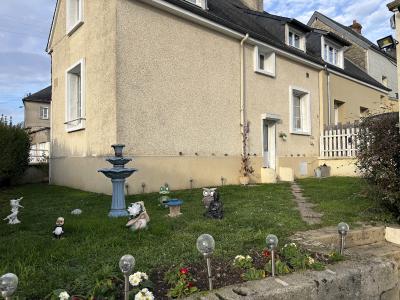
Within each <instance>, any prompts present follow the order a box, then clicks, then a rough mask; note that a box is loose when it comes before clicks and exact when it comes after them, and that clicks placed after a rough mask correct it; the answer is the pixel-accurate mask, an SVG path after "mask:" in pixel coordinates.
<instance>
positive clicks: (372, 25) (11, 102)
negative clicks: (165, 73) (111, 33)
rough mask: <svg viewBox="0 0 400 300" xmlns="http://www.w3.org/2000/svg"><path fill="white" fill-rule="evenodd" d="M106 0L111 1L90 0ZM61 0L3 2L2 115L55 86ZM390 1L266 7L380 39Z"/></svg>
mask: <svg viewBox="0 0 400 300" xmlns="http://www.w3.org/2000/svg"><path fill="white" fill-rule="evenodd" d="M89 1H105V0H89ZM55 2H56V1H55V0H0V115H1V114H5V115H8V116H10V115H11V116H12V117H13V118H14V121H16V122H20V121H22V120H23V109H22V108H20V106H21V105H22V102H21V99H22V98H23V97H24V96H25V95H26V94H27V93H29V92H30V93H34V92H36V91H38V90H40V89H42V88H45V87H46V86H48V85H49V84H50V57H49V55H48V54H47V53H45V50H44V49H45V47H46V43H47V38H48V32H49V30H50V25H51V19H52V16H53V11H54V7H55ZM386 2H389V0H388V1H385V0H363V1H350V0H334V1H330V0H286V1H282V0H266V1H264V8H265V10H266V11H268V12H270V13H274V14H278V15H283V16H287V17H293V18H296V19H298V20H300V21H302V22H307V21H308V19H309V18H310V16H311V15H312V13H313V12H314V11H315V10H318V11H320V12H322V13H324V14H326V15H328V16H329V17H332V18H334V19H335V20H337V21H339V22H341V23H343V24H346V25H350V24H351V23H352V21H353V20H354V19H357V20H358V21H359V22H360V23H361V24H362V25H363V27H364V29H363V32H364V35H365V36H366V37H368V38H369V39H370V40H372V41H374V42H376V40H377V39H378V38H380V37H383V36H385V35H388V34H392V31H391V30H390V27H389V18H390V16H391V14H390V12H389V11H388V10H387V8H386Z"/></svg>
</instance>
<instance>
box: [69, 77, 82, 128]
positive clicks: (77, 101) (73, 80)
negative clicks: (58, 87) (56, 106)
mask: <svg viewBox="0 0 400 300" xmlns="http://www.w3.org/2000/svg"><path fill="white" fill-rule="evenodd" d="M80 89H81V77H80V75H78V74H73V73H69V74H68V108H69V109H68V121H71V120H76V119H78V118H80V117H81V91H80Z"/></svg>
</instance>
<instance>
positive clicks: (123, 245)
mask: <svg viewBox="0 0 400 300" xmlns="http://www.w3.org/2000/svg"><path fill="white" fill-rule="evenodd" d="M298 183H299V185H300V186H301V187H302V188H303V190H304V194H305V195H306V196H308V197H309V198H310V201H311V202H313V203H315V204H316V205H317V206H316V207H315V209H316V210H318V211H320V212H323V213H324V216H323V217H322V224H319V225H313V226H309V225H307V224H306V223H304V222H303V221H302V219H301V217H300V214H299V212H298V211H297V210H296V204H295V202H294V201H293V195H292V194H291V190H290V185H289V184H287V183H279V184H273V185H254V186H247V187H243V186H223V187H220V188H219V192H220V198H221V201H222V202H223V204H224V218H223V219H222V220H215V219H207V218H205V217H204V216H203V213H204V210H205V209H204V205H203V203H202V198H203V194H202V190H201V189H191V190H184V191H173V192H172V193H171V194H170V196H171V197H173V198H179V199H183V200H184V203H183V205H182V207H181V212H182V215H180V216H179V217H177V218H170V217H168V216H167V215H168V209H167V208H165V207H164V206H162V205H160V201H159V198H160V195H159V194H158V193H151V194H140V195H132V196H128V197H127V200H126V202H127V204H128V203H133V202H138V201H143V203H144V205H145V207H146V210H147V213H148V215H149V217H150V222H149V224H148V227H147V229H144V230H141V231H136V232H133V231H131V230H129V229H127V228H126V227H125V224H126V222H127V218H116V219H110V218H108V217H107V212H108V210H109V207H110V200H111V197H110V196H107V195H101V194H94V193H88V192H83V191H79V190H74V189H70V188H65V187H60V186H52V185H45V184H35V185H24V186H17V187H9V188H4V189H1V190H0V215H1V216H4V217H5V216H7V215H8V214H9V209H10V206H9V200H10V199H15V198H19V197H24V198H23V200H22V201H21V203H20V204H21V205H22V206H23V208H21V209H20V214H19V215H18V218H19V219H20V220H21V223H20V224H17V225H8V224H7V222H6V221H3V222H2V223H1V224H0V235H1V243H0V261H1V262H2V264H1V265H0V274H4V273H7V272H11V273H15V274H17V275H18V278H19V285H18V289H17V292H16V294H15V295H16V296H18V297H19V298H18V299H68V297H69V296H71V299H122V298H123V291H124V282H123V275H122V273H121V271H120V269H119V267H118V262H119V259H120V258H121V256H122V255H124V254H132V255H133V256H134V257H135V260H136V264H135V267H134V270H133V274H132V276H131V277H130V290H131V294H130V299H153V297H155V299H167V298H179V297H184V296H187V295H189V294H191V293H194V292H201V291H206V290H207V289H208V278H207V264H206V261H205V259H204V257H203V256H202V255H201V254H200V253H199V252H198V250H197V249H196V240H197V238H198V237H199V236H200V235H202V234H204V233H207V234H210V235H212V236H213V238H214V240H215V250H214V253H213V255H212V257H211V269H212V273H213V285H214V286H213V287H214V288H219V287H222V286H226V285H229V284H234V283H239V282H243V281H248V280H254V279H260V278H263V277H266V276H270V275H271V252H270V251H269V250H268V249H267V247H266V243H265V239H266V236H267V235H268V234H275V235H276V236H277V237H278V238H279V244H278V248H277V249H276V273H277V274H278V275H284V274H286V273H290V272H294V271H302V270H305V269H316V270H320V269H323V268H324V267H325V265H326V264H329V263H334V262H335V261H337V260H340V259H341V256H340V255H338V254H337V253H331V254H330V255H328V256H326V255H320V254H318V253H307V252H306V251H304V250H302V249H298V247H297V245H295V244H291V243H290V242H289V240H288V238H289V237H290V236H291V235H292V234H293V233H295V232H297V231H304V230H308V229H313V228H317V227H323V226H327V225H337V224H338V223H339V222H340V221H346V222H348V223H349V224H350V226H352V227H353V226H357V223H358V222H363V221H369V222H370V221H371V220H372V221H374V222H393V221H394V219H393V217H392V215H391V214H390V213H389V212H388V211H387V210H386V209H385V208H383V207H382V206H381V205H380V203H378V202H376V201H375V200H374V199H373V198H370V197H369V196H368V193H367V192H366V191H367V184H366V182H365V181H364V180H363V179H359V178H327V179H322V180H318V179H304V180H299V182H298ZM75 209H81V210H82V213H81V214H80V215H72V214H71V211H73V210H75ZM60 216H62V217H64V218H65V224H64V227H63V228H64V232H65V233H64V235H63V238H62V239H54V237H53V233H52V232H53V230H54V226H55V221H56V219H57V218H58V217H60ZM4 217H2V218H4ZM67 294H68V295H67ZM60 296H61V297H60ZM67 296H68V297H67ZM63 297H64V298H63Z"/></svg>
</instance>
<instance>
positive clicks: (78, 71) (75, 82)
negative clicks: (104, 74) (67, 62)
mask: <svg viewBox="0 0 400 300" xmlns="http://www.w3.org/2000/svg"><path fill="white" fill-rule="evenodd" d="M84 69H85V65H84V61H83V60H81V61H80V62H78V63H77V64H75V65H73V66H72V67H71V68H69V69H68V70H67V72H66V90H67V91H66V100H67V103H66V122H65V125H66V130H67V131H74V130H79V129H83V128H85V112H84V107H85V106H84V87H85V85H84V77H83V74H84Z"/></svg>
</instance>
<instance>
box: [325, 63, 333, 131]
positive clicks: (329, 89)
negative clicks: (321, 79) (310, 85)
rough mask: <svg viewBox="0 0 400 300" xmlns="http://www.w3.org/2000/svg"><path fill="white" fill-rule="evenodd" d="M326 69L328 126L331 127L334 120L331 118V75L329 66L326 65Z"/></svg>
mask: <svg viewBox="0 0 400 300" xmlns="http://www.w3.org/2000/svg"><path fill="white" fill-rule="evenodd" d="M324 68H325V72H326V75H327V80H326V88H327V92H328V124H327V125H331V123H332V120H331V119H332V118H331V106H332V103H331V75H330V73H329V70H328V66H327V65H325V66H324Z"/></svg>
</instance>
